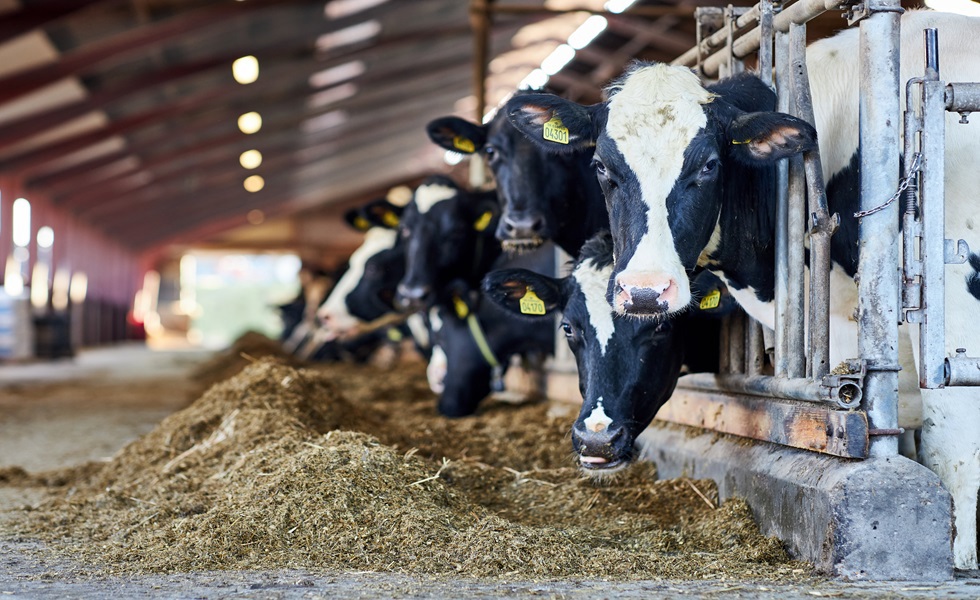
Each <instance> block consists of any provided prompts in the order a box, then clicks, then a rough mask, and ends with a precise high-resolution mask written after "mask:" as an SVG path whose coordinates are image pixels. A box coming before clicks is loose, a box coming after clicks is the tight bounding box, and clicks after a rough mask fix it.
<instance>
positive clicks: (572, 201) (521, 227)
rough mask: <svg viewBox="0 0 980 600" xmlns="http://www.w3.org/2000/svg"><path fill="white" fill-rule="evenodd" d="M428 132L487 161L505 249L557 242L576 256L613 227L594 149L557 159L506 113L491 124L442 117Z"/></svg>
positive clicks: (449, 146) (436, 139)
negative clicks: (589, 241)
mask: <svg viewBox="0 0 980 600" xmlns="http://www.w3.org/2000/svg"><path fill="white" fill-rule="evenodd" d="M426 129H427V131H428V133H429V137H430V138H431V139H432V141H433V142H435V143H436V144H438V145H439V146H442V147H443V148H446V149H447V150H452V151H455V152H461V153H464V154H474V153H478V154H480V155H482V156H483V157H484V159H485V160H486V162H487V164H488V165H489V167H490V170H491V171H492V172H493V177H494V180H495V181H496V184H497V194H498V196H499V198H500V203H501V205H502V206H503V213H502V215H501V217H500V220H499V223H498V225H497V227H496V234H497V239H499V240H500V241H501V242H503V245H504V249H505V250H508V251H510V250H515V251H522V250H527V249H530V248H536V247H538V246H540V245H541V244H542V243H543V242H544V241H545V240H552V241H553V242H554V243H555V244H556V245H558V246H559V247H561V248H562V249H563V250H565V252H568V253H569V254H570V255H572V256H575V255H577V254H578V251H579V248H581V247H582V244H584V243H585V241H586V240H587V239H589V238H590V237H591V236H592V235H593V234H595V233H596V232H597V231H599V230H600V229H607V228H608V227H609V217H608V213H607V212H606V205H605V202H604V201H603V199H602V193H601V191H600V190H599V186H598V184H597V183H596V180H595V177H594V176H593V175H592V169H591V168H590V167H589V163H590V161H591V160H592V149H591V148H576V149H575V150H573V151H571V152H569V153H567V154H565V155H563V156H562V157H561V158H559V159H555V158H554V157H552V156H549V155H548V154H547V153H546V152H544V151H542V150H541V149H540V148H539V147H538V146H537V145H536V144H534V143H532V142H530V141H528V140H527V139H526V138H525V137H524V135H522V134H521V132H519V131H518V130H517V129H515V128H514V126H513V125H511V123H510V121H509V120H508V119H507V117H506V115H505V114H504V113H502V112H498V113H497V114H496V115H494V118H493V120H491V121H490V122H489V123H488V124H486V125H477V124H476V123H473V122H470V121H467V120H465V119H461V118H459V117H442V118H439V119H436V120H434V121H432V122H431V123H429V125H428V126H427V128H426Z"/></svg>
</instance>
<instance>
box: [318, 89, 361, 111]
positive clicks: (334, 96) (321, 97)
mask: <svg viewBox="0 0 980 600" xmlns="http://www.w3.org/2000/svg"><path fill="white" fill-rule="evenodd" d="M356 93H357V86H356V85H354V84H353V83H344V84H341V85H338V86H336V87H332V88H329V89H326V90H323V91H322V92H317V93H315V94H313V95H312V96H310V97H309V98H307V99H306V108H310V109H314V108H323V107H324V106H327V105H328V104H335V103H337V102H340V101H341V100H346V99H348V98H350V97H352V96H353V95H354V94H356Z"/></svg>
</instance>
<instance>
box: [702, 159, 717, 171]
mask: <svg viewBox="0 0 980 600" xmlns="http://www.w3.org/2000/svg"><path fill="white" fill-rule="evenodd" d="M717 168H718V159H717V158H712V159H710V160H708V162H706V163H704V166H703V167H701V174H702V175H709V174H711V173H714V172H715V169H717Z"/></svg>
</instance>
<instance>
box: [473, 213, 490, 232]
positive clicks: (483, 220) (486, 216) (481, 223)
mask: <svg viewBox="0 0 980 600" xmlns="http://www.w3.org/2000/svg"><path fill="white" fill-rule="evenodd" d="M492 220H493V212H491V211H489V210H488V211H487V212H485V213H483V214H482V215H480V218H479V219H477V220H476V223H473V229H475V230H477V231H483V230H484V229H486V228H487V227H489V226H490V221H492Z"/></svg>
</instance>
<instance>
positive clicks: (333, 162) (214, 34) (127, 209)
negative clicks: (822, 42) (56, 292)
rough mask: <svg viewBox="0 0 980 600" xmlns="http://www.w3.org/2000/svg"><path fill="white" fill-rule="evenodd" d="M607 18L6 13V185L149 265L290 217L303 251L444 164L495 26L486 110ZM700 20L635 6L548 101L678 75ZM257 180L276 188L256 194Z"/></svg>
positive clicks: (502, 11) (563, 0)
mask: <svg viewBox="0 0 980 600" xmlns="http://www.w3.org/2000/svg"><path fill="white" fill-rule="evenodd" d="M710 3H717V4H722V2H721V1H718V2H714V1H712V2H710ZM700 4H702V5H703V4H705V3H703V2H702V3H700ZM603 5H604V2H603V0H547V1H545V0H496V1H493V2H487V1H485V0H474V1H473V2H467V1H465V0H411V1H408V0H387V1H385V0H330V1H328V2H324V1H323V0H319V1H310V0H244V1H234V0H0V170H2V172H3V173H5V174H8V175H14V176H16V177H17V178H18V179H19V180H20V181H22V183H23V186H22V189H23V190H24V192H25V193H26V194H31V193H36V194H42V195H44V196H45V197H46V198H48V199H49V201H50V203H51V204H53V205H54V206H55V207H58V208H60V209H62V210H65V211H67V212H69V213H71V214H72V215H74V216H75V217H77V218H78V219H79V220H81V221H83V222H85V223H87V224H89V225H91V226H92V227H94V228H95V229H97V230H99V231H100V232H103V233H104V234H105V235H106V236H107V237H109V238H110V239H111V240H113V241H115V242H117V243H119V244H121V245H122V246H124V247H127V248H130V249H132V250H133V251H134V252H137V253H139V252H148V251H151V250H155V249H158V248H160V247H162V246H165V245H168V244H174V243H209V242H216V241H219V240H225V241H226V242H227V241H228V240H231V241H232V243H239V244H247V243H248V240H249V239H250V238H249V234H247V233H243V232H242V231H241V230H239V231H237V233H236V232H233V230H235V229H236V228H239V227H241V226H243V225H245V224H246V223H247V222H248V219H251V220H252V222H257V221H259V220H268V222H270V223H280V225H281V223H282V221H281V220H279V221H277V220H276V217H280V218H285V219H287V220H289V219H292V225H291V226H289V227H285V228H283V227H280V229H279V231H280V233H279V234H278V235H279V238H278V239H279V241H278V242H277V243H281V244H285V245H289V244H290V242H291V240H295V239H296V236H297V235H298V234H297V231H300V230H298V229H297V228H296V226H295V225H296V221H297V216H298V220H299V221H300V222H302V221H304V220H309V221H310V222H320V221H317V220H316V218H317V217H318V216H322V215H327V216H331V215H332V217H333V218H334V220H335V221H336V219H335V217H336V214H337V213H338V212H339V211H341V210H342V209H344V208H346V207H347V206H350V205H351V204H353V203H356V202H359V201H362V200H365V199H368V198H370V197H373V196H375V195H380V194H383V193H384V192H385V190H387V189H388V188H389V187H391V186H393V185H396V184H403V183H408V184H411V183H414V182H417V181H418V180H419V179H420V178H421V177H423V176H425V175H427V174H429V173H432V172H445V171H447V170H448V169H449V167H448V166H447V165H446V164H445V163H444V162H443V160H442V155H443V153H442V152H441V151H440V150H438V149H437V148H435V146H433V145H432V144H431V143H429V142H428V140H427V138H426V136H425V133H424V126H425V124H426V123H427V122H428V121H429V120H431V119H433V118H435V117H438V116H442V115H445V114H450V113H457V114H460V115H463V116H466V117H469V118H475V115H476V114H477V108H476V104H477V101H476V99H475V97H474V90H475V89H476V86H475V85H474V81H475V80H476V79H477V78H479V77H480V76H481V75H482V72H481V70H480V69H479V68H477V67H475V65H476V64H477V63H478V61H475V60H474V55H475V48H476V47H477V46H478V44H475V43H474V39H475V36H474V26H475V27H476V28H477V31H479V25H480V23H482V22H483V21H482V20H481V19H482V15H489V30H488V53H487V59H488V63H489V66H488V69H487V72H486V74H487V75H488V79H487V98H486V102H487V103H488V105H490V106H492V105H493V104H494V103H496V102H497V101H499V100H500V99H502V98H503V97H504V96H505V95H506V94H508V93H510V92H511V91H513V89H514V88H515V87H516V85H517V83H518V82H520V81H521V80H522V79H523V77H524V76H526V75H527V73H528V72H530V71H531V70H532V69H534V68H535V67H537V66H539V65H540V64H541V61H542V60H543V59H544V58H545V57H547V56H548V55H549V54H550V53H551V52H552V50H554V48H555V47H556V46H557V45H558V44H560V43H562V42H564V41H565V40H566V39H567V37H568V35H569V33H571V32H572V31H574V30H575V29H576V28H577V27H578V26H579V25H581V24H582V22H584V21H585V19H586V18H588V17H589V13H587V12H573V13H568V14H562V13H561V11H564V10H566V9H569V8H591V9H594V10H601V9H602V8H603ZM692 11H693V8H692V7H691V6H689V5H683V6H677V5H673V4H671V3H670V2H667V3H666V4H664V3H655V2H644V1H643V0H640V2H637V3H636V4H635V5H634V7H633V8H631V9H630V10H628V11H627V12H625V13H623V14H621V15H608V27H607V28H606V29H605V30H604V31H603V33H601V34H600V35H599V37H597V38H596V39H595V40H594V41H593V43H591V44H590V45H588V46H587V47H586V48H584V49H582V50H579V51H578V52H577V53H576V55H575V58H574V60H572V61H571V62H569V63H568V64H567V65H565V66H564V67H563V68H562V69H561V70H560V71H559V72H558V73H556V74H555V75H554V76H552V77H551V79H550V82H549V87H551V88H552V89H553V90H555V91H557V92H559V93H563V94H566V95H568V96H570V97H573V98H575V99H578V100H582V101H594V100H596V99H597V97H598V96H597V95H598V89H599V87H600V86H601V85H602V84H603V83H605V82H606V81H607V80H608V79H610V78H611V77H613V76H615V75H616V74H618V73H619V72H620V71H621V69H622V67H623V66H624V65H625V64H626V63H627V62H628V61H629V60H631V59H633V58H635V57H641V58H646V59H658V60H669V59H671V58H673V57H676V56H677V55H679V54H680V53H682V52H683V51H684V50H686V49H687V48H689V47H690V46H692V45H693V43H694V40H695V35H694V23H693V20H692V19H691V18H690V14H691V13H692ZM834 17H836V15H834ZM477 39H478V36H477ZM246 55H249V56H254V57H255V58H256V59H257V61H258V65H259V77H258V80H257V81H255V82H254V83H250V84H247V85H243V84H240V83H237V82H236V81H235V79H234V78H233V77H232V68H231V65H232V63H233V61H235V60H236V59H238V58H240V57H242V56H246ZM249 112H257V113H259V114H260V115H261V119H262V126H261V129H260V130H259V131H258V132H257V133H254V134H251V135H246V134H244V133H242V132H241V131H240V130H239V127H238V119H239V117H240V115H243V114H245V113H249ZM252 149H255V150H259V151H260V152H261V154H262V157H263V160H262V164H261V165H260V166H259V167H258V168H255V169H253V170H248V169H245V168H244V167H243V166H242V165H241V164H239V155H240V154H241V153H242V152H244V151H246V150H252ZM251 175H260V176H261V177H262V178H263V179H264V188H263V189H261V190H260V191H257V192H249V191H246V190H245V188H244V185H243V183H244V181H245V179H246V178H247V177H249V176H251ZM338 222H339V221H338ZM300 224H302V223H300ZM326 227H327V228H328V233H329V232H330V231H331V230H329V226H326ZM273 230H275V228H274V227H273V228H272V229H270V230H269V231H273ZM230 231H232V233H229V232H230ZM334 233H336V235H338V236H340V238H341V239H343V236H342V235H341V234H340V233H339V232H334ZM271 235H272V238H275V235H276V234H271ZM235 240H237V242H235Z"/></svg>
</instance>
